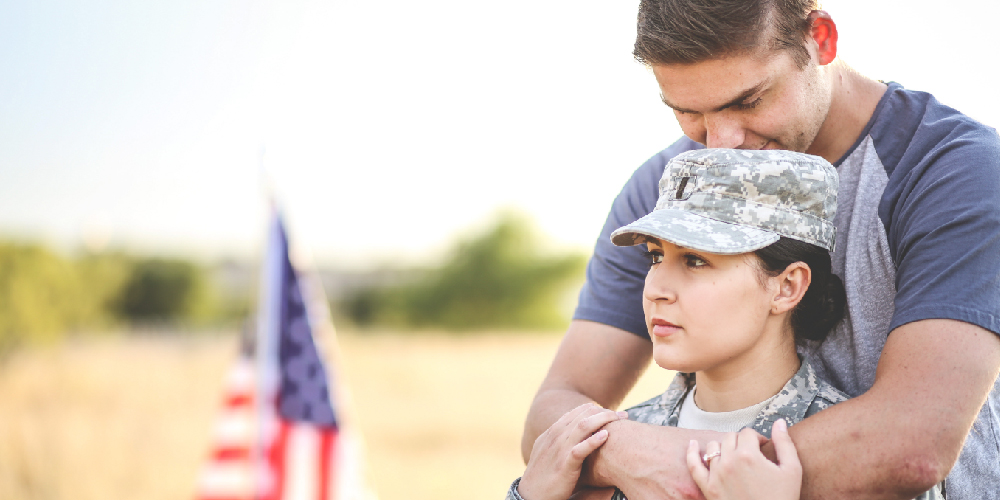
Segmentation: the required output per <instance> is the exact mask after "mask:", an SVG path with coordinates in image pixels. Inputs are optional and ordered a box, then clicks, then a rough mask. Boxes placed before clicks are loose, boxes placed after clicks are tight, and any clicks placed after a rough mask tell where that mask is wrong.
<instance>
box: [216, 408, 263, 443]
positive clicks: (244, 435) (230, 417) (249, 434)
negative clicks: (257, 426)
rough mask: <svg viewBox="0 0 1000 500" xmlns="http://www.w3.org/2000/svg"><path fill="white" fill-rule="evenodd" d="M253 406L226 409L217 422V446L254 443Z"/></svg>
mask: <svg viewBox="0 0 1000 500" xmlns="http://www.w3.org/2000/svg"><path fill="white" fill-rule="evenodd" d="M253 418H254V412H253V409H252V408H240V409H231V410H227V411H225V412H224V413H223V414H222V415H220V416H219V418H218V419H217V420H216V422H215V432H214V437H215V445H216V446H217V447H230V446H247V447H249V446H250V444H251V443H253V438H254V434H253Z"/></svg>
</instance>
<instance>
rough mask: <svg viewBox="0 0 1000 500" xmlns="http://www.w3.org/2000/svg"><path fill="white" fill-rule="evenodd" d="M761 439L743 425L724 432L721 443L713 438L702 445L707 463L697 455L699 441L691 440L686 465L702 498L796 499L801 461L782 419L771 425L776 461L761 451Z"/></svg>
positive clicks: (723, 499)
mask: <svg viewBox="0 0 1000 500" xmlns="http://www.w3.org/2000/svg"><path fill="white" fill-rule="evenodd" d="M762 439H763V438H762V437H761V435H760V434H757V433H756V432H754V431H753V430H751V429H743V430H742V431H740V432H739V434H735V433H730V434H728V435H726V437H725V439H723V441H722V444H721V445H720V444H719V442H718V441H712V442H710V443H708V445H707V446H706V448H705V451H706V453H705V456H707V457H709V460H708V463H707V464H705V463H703V462H702V457H700V456H699V455H698V442H697V441H692V442H691V444H690V445H689V446H688V453H687V463H688V469H690V470H691V476H692V477H693V478H694V482H695V483H696V484H697V485H698V487H699V488H701V492H702V494H704V495H705V498H707V499H708V500H735V499H745V500H758V499H767V500H798V498H799V490H800V489H801V488H802V465H801V464H800V463H799V456H798V453H796V451H795V445H794V444H792V438H791V437H789V435H788V427H787V424H786V423H785V421H784V420H778V421H777V422H775V423H774V426H773V427H772V428H771V440H772V441H773V442H774V451H775V453H776V454H777V456H778V464H777V465H775V464H774V463H773V462H771V461H770V460H768V459H767V457H765V456H764V455H763V454H762V453H761V452H760V445H761V442H760V441H761V440H762ZM713 455H714V457H713ZM706 465H707V467H706Z"/></svg>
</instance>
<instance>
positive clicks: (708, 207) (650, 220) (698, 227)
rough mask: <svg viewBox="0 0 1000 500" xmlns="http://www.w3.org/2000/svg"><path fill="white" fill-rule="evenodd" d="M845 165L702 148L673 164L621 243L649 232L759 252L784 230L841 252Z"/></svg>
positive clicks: (686, 242) (710, 248)
mask: <svg viewBox="0 0 1000 500" xmlns="http://www.w3.org/2000/svg"><path fill="white" fill-rule="evenodd" d="M838 183H839V180H838V177H837V170H836V169H835V168H834V167H833V165H831V164H830V163H829V162H827V161H826V160H825V159H823V158H820V157H818V156H813V155H808V154H805V153H796V152H794V151H783V150H765V151H752V150H736V149H699V150H694V151H687V152H684V153H681V154H679V155H677V156H676V157H674V158H673V159H672V160H670V162H669V163H667V166H666V168H664V170H663V176H662V177H661V178H660V197H659V199H658V200H657V202H656V208H654V209H653V212H651V213H650V214H649V215H646V216H645V217H643V218H641V219H639V220H637V221H635V222H633V223H631V224H629V225H627V226H624V227H621V228H618V229H617V230H616V231H615V232H613V233H611V241H612V242H613V243H614V244H615V245H618V246H631V245H637V244H639V243H643V242H645V241H646V239H647V238H648V237H652V238H657V239H661V240H664V241H669V242H671V243H674V244H675V245H678V246H682V247H685V248H690V249H693V250H700V251H703V252H710V253H718V254H738V253H746V252H752V251H754V250H758V249H760V248H764V247H766V246H768V245H770V244H771V243H774V242H776V241H778V239H779V238H780V237H781V236H785V237H788V238H793V239H796V240H800V241H804V242H806V243H812V244H813V245H817V246H819V247H822V248H825V249H827V250H829V251H833V248H834V242H835V241H834V240H835V230H834V226H833V216H834V214H835V213H836V211H837V186H838Z"/></svg>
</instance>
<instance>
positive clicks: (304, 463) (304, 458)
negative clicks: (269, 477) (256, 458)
mask: <svg viewBox="0 0 1000 500" xmlns="http://www.w3.org/2000/svg"><path fill="white" fill-rule="evenodd" d="M289 425H290V428H289V432H288V445H287V446H286V447H285V484H284V491H283V492H282V493H283V495H282V497H281V498H282V499H283V500H314V499H316V498H318V497H319V472H320V471H319V463H320V460H319V454H320V436H319V432H317V431H316V428H315V427H314V426H312V425H309V424H297V423H290V424H289Z"/></svg>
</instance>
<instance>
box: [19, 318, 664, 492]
mask: <svg viewBox="0 0 1000 500" xmlns="http://www.w3.org/2000/svg"><path fill="white" fill-rule="evenodd" d="M235 343H236V342H235V339H234V338H233V337H232V336H222V337H211V338H195V339H192V338H183V337H163V338H124V339H123V338H118V339H106V338H105V339H94V340H89V341H86V342H82V341H81V342H74V343H70V344H66V345H62V346H58V347H50V348H44V349H35V350H30V351H24V352H21V353H19V354H17V355H16V356H14V357H13V358H12V359H9V360H8V361H7V363H6V365H5V366H3V367H2V368H0V498H2V499H5V500H36V499H38V500H62V499H70V498H72V499H74V500H98V499H100V500H105V499H149V500H160V499H163V500H166V499H184V498H192V497H193V491H194V484H195V480H196V478H197V473H198V469H199V467H200V466H201V463H202V461H203V459H204V457H205V454H206V453H207V450H208V446H209V431H210V429H211V425H212V422H213V418H214V417H215V414H216V411H217V410H218V408H219V403H220V396H221V388H222V382H223V378H224V375H225V373H226V370H227V369H228V368H229V365H230V363H231V362H232V360H233V359H234V356H235V352H236V346H235ZM558 343H559V336H558V335H539V336H525V335H491V336H478V337H453V336H435V335H419V336H413V335H394V334H380V335H368V336H357V335H349V334H341V336H340V350H339V351H340V352H339V356H338V357H339V359H340V362H339V372H340V374H339V376H340V377H341V378H342V379H343V381H344V383H345V384H346V385H347V387H348V388H349V389H350V396H351V400H352V402H353V411H352V412H351V415H350V416H351V417H352V422H353V423H354V425H355V426H356V427H357V428H358V429H359V430H360V431H361V433H362V435H363V437H364V440H365V444H366V447H367V463H368V469H369V478H370V480H371V483H372V485H373V486H374V488H375V490H376V491H377V493H378V496H379V497H380V498H381V499H382V500H396V499H398V500H404V499H405V500H421V499H432V498H433V499H435V500H444V499H465V500H474V499H496V498H501V496H502V495H503V491H504V490H505V489H506V487H507V485H508V484H509V483H510V481H511V480H512V479H513V478H515V477H517V476H518V475H519V474H520V473H521V471H522V470H523V464H522V463H521V459H520V453H519V451H518V450H519V442H520V434H521V425H522V422H523V418H524V414H525V412H526V411H527V408H528V405H529V403H530V401H531V397H532V396H533V393H534V390H535V389H536V388H537V386H538V383H539V382H540V381H541V379H542V377H543V376H544V375H545V371H546V369H547V367H548V363H549V361H550V360H551V358H552V355H553V354H554V353H555V350H556V347H557V346H558ZM669 377H670V375H669V374H668V373H666V372H663V371H662V370H659V369H651V370H649V371H648V372H647V374H646V377H644V379H643V381H641V382H640V385H639V386H638V387H637V388H636V390H634V391H633V395H632V396H630V397H629V400H628V401H632V402H636V401H639V400H641V399H644V398H646V397H648V396H650V395H652V394H655V393H657V392H659V391H662V390H663V388H664V387H665V386H666V383H667V382H668V381H669Z"/></svg>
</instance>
